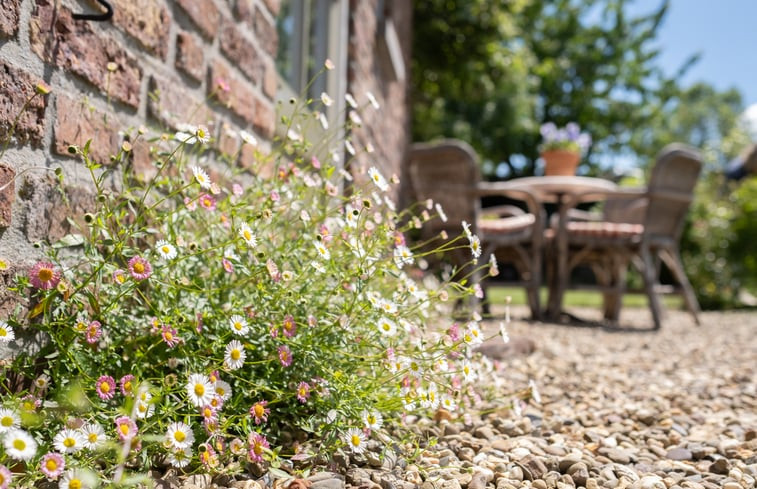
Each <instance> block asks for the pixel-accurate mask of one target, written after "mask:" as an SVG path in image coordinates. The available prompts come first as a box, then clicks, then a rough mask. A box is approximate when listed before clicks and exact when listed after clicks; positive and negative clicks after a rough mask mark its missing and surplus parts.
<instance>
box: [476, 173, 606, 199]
mask: <svg viewBox="0 0 757 489" xmlns="http://www.w3.org/2000/svg"><path fill="white" fill-rule="evenodd" d="M478 189H479V191H481V192H482V193H484V194H494V193H497V192H507V191H516V192H517V191H526V192H529V193H531V194H532V195H534V197H535V198H537V199H539V200H540V201H541V202H558V201H560V200H561V199H562V198H563V197H564V196H573V195H579V194H584V193H586V194H588V193H590V192H612V191H614V190H617V189H618V186H617V184H615V183H613V182H611V181H610V180H605V179H603V178H594V177H579V176H543V177H524V178H514V179H512V180H508V181H504V182H481V183H479V184H478Z"/></svg>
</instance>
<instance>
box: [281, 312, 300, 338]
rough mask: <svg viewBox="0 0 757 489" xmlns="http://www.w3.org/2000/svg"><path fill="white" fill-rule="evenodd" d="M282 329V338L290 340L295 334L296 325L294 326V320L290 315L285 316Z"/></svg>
mask: <svg viewBox="0 0 757 489" xmlns="http://www.w3.org/2000/svg"><path fill="white" fill-rule="evenodd" d="M282 327H283V329H284V336H286V337H287V338H291V337H292V336H294V335H296V334H297V325H296V324H295V322H294V318H293V317H292V315H291V314H287V315H286V317H285V318H284V324H283V325H282Z"/></svg>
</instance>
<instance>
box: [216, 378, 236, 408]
mask: <svg viewBox="0 0 757 489" xmlns="http://www.w3.org/2000/svg"><path fill="white" fill-rule="evenodd" d="M214 389H215V394H216V396H217V397H219V398H220V399H221V401H228V400H229V399H230V398H231V386H230V385H229V383H228V382H225V381H223V380H216V385H215V388H214ZM211 404H212V402H211Z"/></svg>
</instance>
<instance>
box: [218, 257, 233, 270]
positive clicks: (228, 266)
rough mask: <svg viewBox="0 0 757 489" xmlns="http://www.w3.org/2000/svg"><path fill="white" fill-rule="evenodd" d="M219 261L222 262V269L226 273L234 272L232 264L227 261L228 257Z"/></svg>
mask: <svg viewBox="0 0 757 489" xmlns="http://www.w3.org/2000/svg"><path fill="white" fill-rule="evenodd" d="M221 263H222V264H223V269H224V270H225V271H226V273H234V265H233V264H232V263H231V262H230V261H229V259H228V258H224V259H223V260H221Z"/></svg>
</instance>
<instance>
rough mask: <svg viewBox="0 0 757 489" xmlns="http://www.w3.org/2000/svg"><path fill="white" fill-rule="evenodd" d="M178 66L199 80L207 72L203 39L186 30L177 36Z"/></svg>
mask: <svg viewBox="0 0 757 489" xmlns="http://www.w3.org/2000/svg"><path fill="white" fill-rule="evenodd" d="M176 67H177V68H178V69H180V70H181V71H183V72H184V73H186V74H187V75H189V76H190V77H192V78H194V79H195V80H197V81H202V77H203V75H204V74H205V54H204V51H203V45H202V41H201V40H200V39H198V38H197V37H195V36H194V35H192V34H190V33H189V32H186V31H181V32H179V34H178V35H177V36H176Z"/></svg>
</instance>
